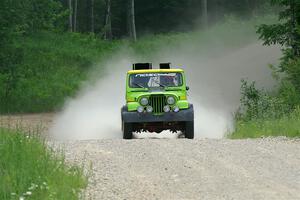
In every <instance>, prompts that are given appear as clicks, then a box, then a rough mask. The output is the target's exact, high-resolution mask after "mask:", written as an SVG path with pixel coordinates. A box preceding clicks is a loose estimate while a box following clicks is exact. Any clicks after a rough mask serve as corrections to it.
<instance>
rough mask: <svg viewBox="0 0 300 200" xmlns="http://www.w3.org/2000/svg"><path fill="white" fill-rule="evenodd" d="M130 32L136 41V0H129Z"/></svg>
mask: <svg viewBox="0 0 300 200" xmlns="http://www.w3.org/2000/svg"><path fill="white" fill-rule="evenodd" d="M127 13H128V25H127V26H128V32H129V37H130V38H131V39H132V40H133V41H136V28H135V13H134V0H128V10H127Z"/></svg>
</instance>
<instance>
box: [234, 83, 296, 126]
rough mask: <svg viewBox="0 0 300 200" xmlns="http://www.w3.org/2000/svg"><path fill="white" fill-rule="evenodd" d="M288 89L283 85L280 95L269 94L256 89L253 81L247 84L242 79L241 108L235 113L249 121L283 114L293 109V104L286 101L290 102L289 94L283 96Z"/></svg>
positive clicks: (278, 116)
mask: <svg viewBox="0 0 300 200" xmlns="http://www.w3.org/2000/svg"><path fill="white" fill-rule="evenodd" d="M289 91H290V88H288V87H287V85H285V87H284V88H283V87H282V88H281V92H282V93H283V94H282V96H281V95H279V96H276V95H270V94H268V93H267V92H266V91H264V90H258V89H256V87H255V83H254V82H252V83H250V84H248V83H247V81H245V80H242V86H241V109H240V111H239V113H238V115H237V116H238V119H241V120H243V121H250V120H257V119H261V120H264V119H277V118H280V117H282V116H284V115H285V114H286V113H287V112H290V111H291V110H293V106H294V105H289V104H288V103H287V102H291V100H290V96H285V95H287V94H289ZM284 97H285V98H286V99H285V98H284ZM298 102H299V99H298Z"/></svg>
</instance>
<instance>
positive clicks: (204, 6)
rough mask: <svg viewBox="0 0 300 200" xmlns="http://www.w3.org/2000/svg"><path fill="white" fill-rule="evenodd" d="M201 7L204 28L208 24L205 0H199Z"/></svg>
mask: <svg viewBox="0 0 300 200" xmlns="http://www.w3.org/2000/svg"><path fill="white" fill-rule="evenodd" d="M201 1H202V2H201V8H202V11H201V13H202V26H203V27H204V28H206V27H207V25H208V16H207V15H208V14H207V0H201Z"/></svg>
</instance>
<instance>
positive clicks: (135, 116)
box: [121, 104, 194, 123]
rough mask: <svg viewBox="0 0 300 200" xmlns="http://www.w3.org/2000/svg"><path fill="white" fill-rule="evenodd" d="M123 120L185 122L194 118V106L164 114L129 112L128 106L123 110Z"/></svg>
mask: <svg viewBox="0 0 300 200" xmlns="http://www.w3.org/2000/svg"><path fill="white" fill-rule="evenodd" d="M121 114H122V121H123V122H125V123H145V122H185V121H193V120H194V107H193V105H192V104H190V106H189V108H188V109H185V110H180V111H179V112H177V113H175V112H168V113H164V114H163V115H153V114H152V113H138V112H136V111H135V112H128V111H127V107H126V106H123V108H122V110H121Z"/></svg>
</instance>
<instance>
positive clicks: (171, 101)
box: [167, 97, 175, 105]
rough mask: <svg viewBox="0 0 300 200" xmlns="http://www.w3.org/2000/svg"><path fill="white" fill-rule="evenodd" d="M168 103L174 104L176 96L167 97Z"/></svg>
mask: <svg viewBox="0 0 300 200" xmlns="http://www.w3.org/2000/svg"><path fill="white" fill-rule="evenodd" d="M167 103H168V104H169V105H173V104H174V103H175V99H174V97H168V98H167Z"/></svg>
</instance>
